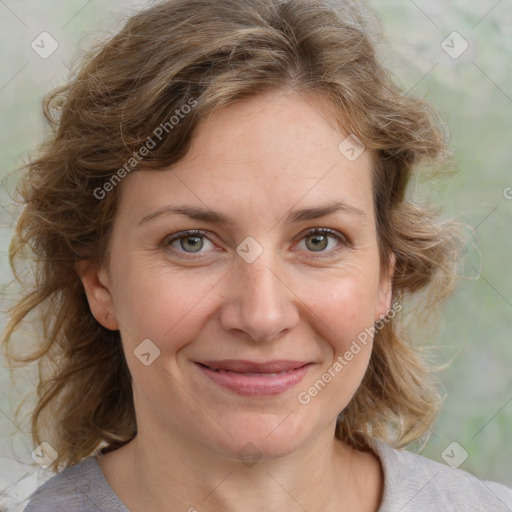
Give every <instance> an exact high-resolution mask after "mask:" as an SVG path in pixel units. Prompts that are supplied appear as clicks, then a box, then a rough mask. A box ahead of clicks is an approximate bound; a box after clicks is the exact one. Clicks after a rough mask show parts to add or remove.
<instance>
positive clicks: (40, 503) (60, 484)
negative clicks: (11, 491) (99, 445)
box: [24, 457, 127, 512]
mask: <svg viewBox="0 0 512 512" xmlns="http://www.w3.org/2000/svg"><path fill="white" fill-rule="evenodd" d="M99 511H109V512H127V509H126V508H125V507H124V505H123V504H122V503H121V502H120V501H119V498H118V497H117V496H116V495H115V493H114V491H113V490H112V489H111V488H110V486H109V485H108V482H107V481H106V480H105V477H104V476H103V473H102V471H101V469H100V467H99V465H98V462H97V460H96V458H95V457H89V458H87V459H84V460H83V461H82V462H80V463H79V464H76V465H75V466H71V467H69V468H66V469H64V470H63V471H62V472H61V473H59V474H58V475H55V476H54V477H52V478H50V479H49V480H48V481H47V482H45V483H44V484H43V485H42V486H41V487H39V488H38V489H37V490H36V491H35V492H34V494H32V496H31V497H30V501H29V503H28V505H27V507H26V508H25V510H24V512H99Z"/></svg>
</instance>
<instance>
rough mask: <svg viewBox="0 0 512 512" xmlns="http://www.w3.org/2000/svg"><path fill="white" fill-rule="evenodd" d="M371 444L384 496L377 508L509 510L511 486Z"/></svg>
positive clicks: (382, 511)
mask: <svg viewBox="0 0 512 512" xmlns="http://www.w3.org/2000/svg"><path fill="white" fill-rule="evenodd" d="M370 444H371V446H372V448H373V449H374V451H375V453H376V454H377V455H378V456H379V458H380V460H381V463H382V466H383V471H384V496H383V501H382V505H381V508H379V512H391V511H394V510H401V511H402V512H412V511H423V510H443V511H444V512H460V511H462V510H464V512H487V511H493V512H511V511H512V489H510V488H508V487H506V486H505V485H502V484H499V483H496V482H489V481H485V480H480V479H479V478H477V477H476V476H473V475H471V474H470V473H467V472H466V471H462V470H460V469H452V468H451V467H449V466H447V465H445V464H440V463H439V462H435V461H433V460H430V459H427V458H426V457H423V456H421V455H418V454H415V453H411V452H409V451H407V450H397V449H395V448H393V447H391V446H389V445H388V444H385V443H383V442H381V441H377V440H372V441H371V443H370Z"/></svg>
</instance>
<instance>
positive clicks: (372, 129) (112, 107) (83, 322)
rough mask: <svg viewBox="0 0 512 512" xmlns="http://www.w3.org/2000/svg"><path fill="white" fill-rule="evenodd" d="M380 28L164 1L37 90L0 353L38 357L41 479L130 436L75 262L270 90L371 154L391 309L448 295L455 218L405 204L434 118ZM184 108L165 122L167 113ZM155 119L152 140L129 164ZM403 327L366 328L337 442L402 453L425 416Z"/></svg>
mask: <svg viewBox="0 0 512 512" xmlns="http://www.w3.org/2000/svg"><path fill="white" fill-rule="evenodd" d="M376 28H378V25H376V23H375V17H374V16H373V15H372V13H371V12H370V11H368V10H367V8H363V7H362V6H361V7H356V6H355V5H354V4H353V3H352V2H348V1H343V0H337V1H335V0H289V1H286V0H284V1H283V0H281V1H278V0H215V2H212V1H210V0H169V1H165V2H162V3H159V4H157V5H154V6H152V7H150V8H148V9H146V10H144V11H142V12H139V13H136V14H135V15H134V16H132V17H131V18H129V19H128V21H127V22H126V24H125V26H124V27H123V28H122V30H121V31H120V32H119V33H117V34H116V35H115V36H113V37H112V38H111V39H109V40H108V41H107V42H104V43H102V44H100V45H99V46H98V47H96V48H95V49H93V50H91V51H90V53H88V55H87V56H86V57H85V58H83V60H82V61H81V62H80V65H79V66H78V68H77V70H76V71H75V72H74V74H73V77H72V78H71V79H70V80H69V82H68V83H67V84H66V85H65V86H63V87H60V88H57V89H56V90H54V91H52V92H51V93H49V94H48V95H47V96H46V97H45V99H44V103H43V104H44V113H45V118H46V120H47V121H48V123H49V133H48V137H47V139H46V141H45V142H44V143H43V144H42V145H41V147H40V148H39V152H38V154H37V155H35V156H34V158H33V159H32V160H31V161H30V163H28V164H27V165H26V166H25V167H24V168H23V176H22V180H21V181H20V183H19V186H18V189H17V191H18V194H19V197H20V201H21V202H22V204H23V205H24V208H23V211H22V213H21V216H20V218H19V220H18V223H17V226H16V231H15V235H14V237H13V240H12V242H11V245H10V263H11V267H12V269H13V272H14V274H15V275H17V270H18V269H19V265H20V263H21V264H24V265H26V264H27V261H28V258H29V256H30V257H31V263H30V264H31V265H32V267H33V269H34V271H35V272H34V274H33V276H32V278H31V281H30V282H28V283H25V284H26V286H27V287H28V289H27V290H26V292H25V294H24V295H23V296H22V297H21V298H20V300H19V301H18V302H17V303H16V304H15V305H14V306H13V307H12V308H11V309H10V311H9V314H10V320H9V323H8V325H7V327H6V329H5V331H4V334H3V339H2V344H3V346H4V350H5V353H6V354H7V355H8V356H9V357H10V361H16V362H18V363H23V364H26V363H30V362H37V363H38V368H39V373H38V378H39V381H38V387H37V392H38V402H37V406H36V407H35V409H34V411H33V413H32V430H33V441H34V443H35V444H36V445H37V444H39V443H40V442H41V440H42V439H44V440H48V441H50V442H51V444H52V446H54V448H55V449H56V450H57V452H58V454H59V458H58V459H57V460H56V461H55V462H54V463H53V466H52V467H53V469H54V470H58V468H59V467H60V466H64V467H65V466H69V465H72V464H75V463H77V462H79V461H80V460H82V459H83V458H85V457H87V456H89V455H91V454H92V453H94V452H95V451H96V450H97V449H99V448H100V447H103V448H104V449H106V450H107V451H108V450H113V449H116V448H118V447H120V446H122V445H124V444H126V443H127V442H129V441H130V440H131V439H133V437H134V436H135V435H136V432H137V425H136V418H135V411H134V405H133V398H132V390H131V377H130V373H129V370H128V367H127V364H126V361H125V356H124V353H123V349H122V345H121V339H120V334H119V331H110V330H108V329H106V328H105V327H103V326H102V325H100V324H99V323H98V322H97V321H96V320H95V318H94V317H93V315H92V314H91V311H90V308H89V304H88V301H87V298H86V295H85V292H84V288H83V285H82V282H81V280H80V278H79V276H78V274H77V271H76V262H78V261H82V260H91V261H94V262H97V263H98V264H100V265H101V264H102V263H103V262H105V261H107V259H108V247H109V236H110V233H111V228H112V223H113V219H114V216H115V214H116V205H117V203H118V197H119V193H120V191H121V189H122V183H119V185H118V186H116V185H117V182H118V181H120V179H121V178H122V176H124V175H125V174H126V173H127V172H130V171H131V170H133V169H136V170H137V171H138V170H141V171H142V170H144V169H153V170H158V169H162V168H168V167H169V166H171V165H172V164H175V163H176V162H178V161H179V160H180V159H181V158H183V157H184V156H185V155H186V153H187V151H188V149H189V147H190V144H191V140H192V138H193V136H194V133H195V132H196V130H197V127H198V124H199V123H200V122H201V121H202V120H204V119H206V118H207V117H208V116H209V115H211V113H212V112H214V111H215V110H217V109H219V108H222V107H224V106H227V105H230V104H232V103H234V102H237V101H239V100H241V99H245V98H249V97H252V96H254V95H258V94H261V93H263V92H266V91H269V90H273V91H274V90H275V91H277V90H282V89H289V90H293V91H296V92H297V93H298V94H302V93H304V94H305V93H308V94H310V93H313V94H315V95H319V96H321V97H323V98H324V99H325V100H327V101H328V103H329V105H330V107H331V112H332V119H333V120H334V121H335V123H336V124H337V125H338V126H339V127H340V128H341V129H342V130H343V132H345V133H349V134H354V135H356V136H357V137H358V138H359V139H360V140H361V141H362V142H363V143H364V145H365V146H366V150H367V151H369V152H371V154H372V156H373V189H374V202H375V211H376V225H377V231H378V242H379V250H380V255H381V264H387V263H388V262H389V257H390V256H389V255H390V254H393V255H394V257H395V272H394V276H393V300H394V301H400V302H404V301H405V302H407V301H408V300H409V299H410V298H412V297H416V296H417V295H418V294H420V295H424V292H425V293H426V292H428V297H430V299H431V300H430V301H429V303H428V304H430V305H431V304H435V303H439V302H440V300H441V299H442V298H444V297H446V296H447V294H448V292H449V291H450V289H451V287H452V284H453V270H452V265H451V260H450V251H449V250H448V249H447V248H448V247H449V245H450V241H451V239H452V236H453V233H454V226H453V224H451V223H442V222H440V220H439V217H438V214H437V213H434V212H432V211H431V210H430V209H427V208H425V207H423V208H422V207H419V206H415V205H413V204H412V203H411V202H409V201H408V199H407V198H406V195H405V194H406V189H407V184H408V182H409V181H410V179H411V177H412V176H413V172H416V170H417V169H418V166H417V165H416V164H417V163H418V162H420V161H423V160H426V161H435V162H440V161H441V160H442V158H443V157H444V156H446V149H445V141H444V138H443V132H442V130H441V129H440V123H439V120H438V118H437V117H436V114H435V112H434V111H433V110H432V108H431V107H430V106H429V105H428V104H427V103H426V102H425V101H424V100H421V99H414V98H411V97H409V96H407V95H406V94H404V93H403V92H402V91H401V89H400V88H399V87H398V86H397V85H396V84H395V83H394V81H393V80H392V78H391V75H390V73H389V72H388V70H387V69H386V68H385V66H384V65H383V64H382V62H381V60H382V59H381V58H380V57H379V55H378V50H377V48H378V46H377V42H376V41H375V40H374V37H373V35H374V34H375V33H376V32H375V30H376ZM192 103H193V108H189V109H188V110H189V111H190V112H189V113H188V114H187V115H186V116H182V118H181V119H180V122H179V123H177V124H175V125H174V124H172V129H171V128H170V126H169V123H170V121H169V120H170V117H171V116H172V115H178V114H179V112H183V111H184V108H185V106H186V105H189V106H190V105H191V104H192ZM165 123H167V125H166V124H165ZM162 126H164V127H165V126H167V129H166V130H165V131H166V133H165V136H162V137H161V140H158V144H155V145H154V147H153V148H152V149H151V150H150V151H148V152H147V154H146V155H145V156H144V158H143V161H142V163H140V162H139V160H136V161H134V158H135V155H139V153H138V151H139V150H140V149H141V148H142V147H144V146H145V145H147V144H148V141H149V140H150V139H151V140H154V139H155V138H156V134H155V132H156V129H157V127H162ZM158 133H160V132H158ZM127 162H131V164H130V167H127V166H126V163H127ZM436 165H437V164H436ZM123 170H124V172H123ZM114 178H116V179H115V180H114ZM116 180H117V181H116ZM420 292H421V293H420ZM405 302H404V303H405ZM31 312H39V316H38V317H37V322H38V324H37V325H38V340H37V346H36V348H35V349H34V350H32V351H31V353H29V354H24V355H20V354H16V353H15V351H14V350H13V348H14V347H13V343H12V341H13V334H14V332H15V331H16V330H17V329H18V328H19V327H20V325H21V324H22V323H23V322H25V321H27V319H28V317H29V313H31ZM399 318H400V315H397V317H396V318H394V319H392V320H389V321H388V322H386V323H385V325H384V326H383V328H382V329H380V330H378V331H377V333H376V335H375V339H374V349H373V353H372V356H371V360H370V364H369V367H368V370H367V372H366V374H365V377H364V379H363V382H362V384H361V386H360V387H359V389H358V391H357V392H356V394H355V396H354V397H353V399H352V400H351V402H350V403H349V405H348V406H347V407H346V409H345V410H344V411H343V413H342V414H341V415H340V418H339V421H338V426H337V429H336V435H337V436H338V437H339V438H340V439H343V440H345V441H347V442H349V443H351V444H352V445H353V446H355V447H363V446H364V445H365V441H364V440H365V439H366V437H367V436H370V435H371V436H373V437H376V438H379V439H382V440H385V441H387V442H390V443H392V444H393V445H395V446H404V445H406V444H409V443H410V442H412V441H414V440H417V439H419V438H420V437H421V436H422V435H423V434H424V433H425V432H426V431H427V429H428V428H429V426H430V425H431V424H432V422H433V420H434V418H435V415H436V412H437V410H438V408H439V403H440V400H439V396H438V393H437V391H436V387H435V386H434V384H433V383H432V379H431V371H430V369H429V368H428V366H427V364H426V362H425V361H424V360H423V359H422V357H421V356H420V355H419V351H418V350H417V349H416V348H414V347H413V346H412V343H411V342H410V340H408V339H406V337H405V336H403V335H399V332H402V331H401V330H400V329H399V325H398V324H397V321H398V320H399ZM43 433H44V434H43ZM43 436H44V437H43Z"/></svg>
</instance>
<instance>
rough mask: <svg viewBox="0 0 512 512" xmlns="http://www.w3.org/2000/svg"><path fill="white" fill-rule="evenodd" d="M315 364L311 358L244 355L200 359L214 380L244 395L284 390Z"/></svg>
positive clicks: (273, 392)
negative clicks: (260, 359) (249, 357)
mask: <svg viewBox="0 0 512 512" xmlns="http://www.w3.org/2000/svg"><path fill="white" fill-rule="evenodd" d="M312 365H313V363H312V362H309V361H291V360H283V359H281V360H274V361H267V362H255V361H247V360H240V359H224V360H217V361H200V362H199V361H197V362H196V366H197V367H198V368H199V369H200V370H201V372H202V373H203V374H204V375H206V376H207V377H208V378H209V379H211V380H212V381H213V382H215V383H216V384H218V385H219V386H221V387H223V388H227V389H229V390H231V391H233V392H235V393H237V394H239V395H244V396H265V395H277V394H280V393H282V392H284V391H286V390H288V389H290V388H292V387H293V386H295V385H296V384H298V383H299V382H300V381H301V380H302V378H303V377H304V376H305V375H306V373H307V372H308V370H309V368H310V367H311V366H312Z"/></svg>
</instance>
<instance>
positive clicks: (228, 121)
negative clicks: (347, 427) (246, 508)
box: [84, 93, 390, 458]
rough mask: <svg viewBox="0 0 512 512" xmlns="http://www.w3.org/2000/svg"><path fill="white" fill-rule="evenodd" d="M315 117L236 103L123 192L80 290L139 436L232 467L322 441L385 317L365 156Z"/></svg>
mask: <svg viewBox="0 0 512 512" xmlns="http://www.w3.org/2000/svg"><path fill="white" fill-rule="evenodd" d="M326 112H327V109H326V108H325V105H324V106H322V103H321V102H320V101H318V100H315V99H314V98H311V97H309V98H308V99H307V100H306V99H305V97H302V96H299V95H297V94H294V93H280V94H275V93H274V94H269V95H263V96H259V97H255V98H253V99H250V100H248V101H246V102H243V103H237V104H234V105H232V106H229V107H227V108H224V109H220V110H218V111H216V112H215V113H214V115H213V116H212V117H211V118H209V119H208V120H206V121H205V122H204V123H203V124H202V125H201V126H200V128H199V130H198V132H197V135H196V136H195V139H194V142H193V145H192V148H191V151H190V152H189V154H188V155H187V157H186V158H184V159H183V160H182V161H181V162H180V163H179V165H177V166H175V167H174V168H173V169H172V170H163V171H141V172H133V173H132V174H130V175H129V176H128V177H126V178H125V180H124V181H123V182H122V184H121V187H122V194H121V199H120V203H119V208H118V213H117V217H116V220H115V222H114V227H113V232H112V238H111V246H110V249H111V252H110V260H109V264H108V269H104V270H101V271H100V272H99V274H98V276H97V277H98V278H99V281H98V283H97V286H95V285H94V284H91V283H88V284H87V283H85V282H84V284H86V290H87V293H88V296H89V302H90V304H91V308H92V310H93V312H94V314H95V316H96V318H98V320H99V321H100V322H102V323H103V324H104V325H106V326H108V327H110V328H119V329H120V332H121V337H122V342H123V347H124V351H125V355H126V359H127V363H128V366H129V369H130V372H131V375H132V377H133V390H134V400H135V408H136V414H137V422H138V427H139V434H145V435H147V436H154V438H155V439H159V438H160V439H162V436H167V437H169V436H170V438H172V439H175V440H176V441H179V442H184V443H192V444H194V445H196V446H197V445H199V446H201V447H203V448H206V449H209V450H211V451H213V452H215V453H217V454H221V455H224V456H227V457H232V458H235V457H237V453H238V454H239V455H238V456H240V453H242V454H243V453H244V450H257V451H258V452H259V453H261V454H264V455H267V456H270V457H274V456H279V455H282V454H286V453H291V452H293V451H296V450H298V449H300V448H301V447H303V446H306V445H307V443H308V442H310V441H312V440H313V439H314V438H316V437H317V436H318V435H320V434H321V433H322V432H323V433H326V432H328V433H329V435H330V436H331V438H332V434H333V430H332V429H333V428H334V424H335V420H336V417H337V415H338V414H339V413H340V412H341V411H342V410H343V409H344V408H345V406H346V405H347V404H348V402H349V401H350V399H351V398H352V396H353V395H354V393H355V392H356V390H357V388H358V386H359V384H360V382H361V379H362V378H363V375H364V373H365V370H366V367H367V364H368V360H369V357H370V353H371V337H368V336H366V344H363V343H361V342H358V347H359V350H358V351H356V350H355V349H354V348H353V347H354V345H353V342H354V340H357V339H358V336H359V340H360V339H362V338H361V334H362V333H364V332H366V333H368V329H369V328H370V327H372V326H373V325H374V322H375V321H376V320H378V319H379V318H380V317H382V316H383V315H384V314H385V313H386V311H387V309H388V308H389V303H390V279H389V277H388V275H387V272H381V271H380V268H379V253H378V246H377V237H376V227H375V220H374V218H375V216H374V206H373V197H372V183H371V164H370V156H369V154H368V153H367V152H364V153H362V154H361V155H360V156H359V157H358V158H356V159H355V160H353V158H350V159H348V158H347V157H346V156H345V155H349V156H351V157H352V156H353V155H352V152H350V150H348V152H347V147H346V145H347V143H348V141H345V142H344V144H343V145H342V149H344V151H345V154H344V153H342V152H341V151H340V149H339V146H340V143H341V142H342V141H343V140H344V139H345V138H346V136H347V135H348V134H342V133H339V132H337V131H336V130H334V129H333V127H332V126H330V125H329V124H328V122H327V121H326V119H327V114H326ZM357 149H358V148H356V150H357ZM356 154H357V153H356ZM351 160H353V161H351ZM173 209H179V210H180V211H179V212H178V211H173ZM313 228H321V230H322V231H320V232H318V233H316V234H315V233H312V230H313ZM189 230H198V231H200V233H192V234H188V235H187V233H186V232H187V231H189ZM327 230H329V231H328V232H327ZM179 237H181V238H179ZM106 311H108V313H109V315H110V316H109V317H108V318H107V320H105V312H106ZM144 340H146V341H144ZM148 340H150V341H148ZM141 343H142V345H141ZM351 347H352V348H351ZM347 351H349V352H351V353H352V357H350V358H348V357H345V354H346V353H347ZM339 357H341V358H342V360H343V361H344V362H343V364H342V368H341V370H340V369H339V368H340V366H339V365H340V364H341V363H340V359H339ZM283 361H285V362H290V361H292V363H289V365H288V366H286V364H287V363H283ZM337 361H338V365H336V362H337ZM247 362H249V363H254V364H253V365H251V364H249V363H247ZM206 363H208V364H206ZM207 367H208V368H210V369H208V368H207ZM298 367H303V368H302V369H300V370H299V369H296V368H298ZM214 368H217V369H219V368H224V371H215V370H214ZM287 368H288V369H291V370H290V371H289V372H288V373H285V374H281V375H275V374H273V373H272V372H279V371H282V370H286V369H287ZM226 370H231V371H226ZM326 375H327V377H326ZM329 375H330V377H331V378H330V379H329ZM319 381H321V382H320V384H319ZM326 381H327V382H326ZM315 383H316V385H315ZM315 386H316V387H315ZM312 387H313V388H315V389H316V392H315V390H314V389H313V391H311V388H312ZM247 443H252V445H254V447H255V448H254V447H251V448H250V449H249V448H247V447H248V446H251V445H248V444H247ZM240 450H241V452H240V453H239V451H240Z"/></svg>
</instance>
